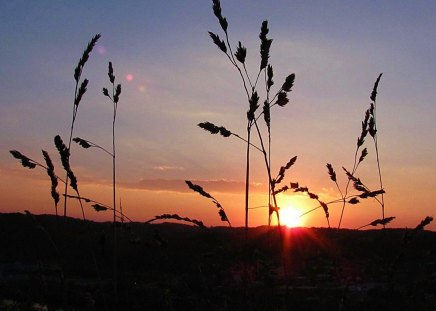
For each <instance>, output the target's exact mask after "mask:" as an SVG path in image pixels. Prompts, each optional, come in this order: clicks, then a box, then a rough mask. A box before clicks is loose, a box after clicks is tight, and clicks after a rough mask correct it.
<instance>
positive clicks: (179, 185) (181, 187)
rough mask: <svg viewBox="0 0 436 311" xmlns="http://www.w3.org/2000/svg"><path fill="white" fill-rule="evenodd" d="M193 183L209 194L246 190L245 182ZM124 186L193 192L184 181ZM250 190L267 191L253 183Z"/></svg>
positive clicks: (139, 182)
mask: <svg viewBox="0 0 436 311" xmlns="http://www.w3.org/2000/svg"><path fill="white" fill-rule="evenodd" d="M191 181H192V182H193V183H194V184H198V185H200V186H202V187H203V188H204V189H206V190H207V191H208V192H220V193H243V192H244V189H245V183H244V182H243V181H236V180H225V179H220V180H191ZM122 186H123V187H125V188H129V189H137V190H148V191H172V192H191V191H190V190H189V188H188V187H187V186H186V183H185V180H183V179H142V180H140V181H138V182H136V183H124V184H123V185H122ZM250 188H251V191H252V192H260V191H264V190H265V185H264V184H262V183H256V182H253V183H251V184H250Z"/></svg>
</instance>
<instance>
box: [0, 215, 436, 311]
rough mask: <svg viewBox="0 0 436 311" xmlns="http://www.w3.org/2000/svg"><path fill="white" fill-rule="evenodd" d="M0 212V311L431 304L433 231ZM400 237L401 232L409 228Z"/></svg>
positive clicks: (435, 282)
mask: <svg viewBox="0 0 436 311" xmlns="http://www.w3.org/2000/svg"><path fill="white" fill-rule="evenodd" d="M117 232H118V243H117V245H118V250H117V259H118V264H117V269H116V275H117V279H118V289H117V292H118V294H117V295H115V294H114V292H115V291H114V282H113V280H114V264H113V263H114V261H113V258H114V256H113V254H114V252H113V249H114V243H113V226H112V224H110V223H95V222H86V223H84V222H83V221H80V220H76V219H71V218H68V219H62V218H60V219H56V218H55V217H54V216H45V215H41V216H32V215H23V214H0V310H114V309H115V307H114V306H118V310H206V311H213V310H318V311H319V310H384V311H388V310H395V311H398V310H436V232H428V231H420V232H413V230H408V231H407V230H405V229H389V230H369V231H355V230H334V229H331V230H330V229H322V228H305V229H283V231H282V238H280V236H279V233H278V231H277V230H273V231H272V232H269V231H268V228H266V227H259V228H253V229H250V231H249V238H248V242H245V239H244V230H243V229H242V228H233V229H229V228H210V229H202V228H197V227H190V226H185V225H179V224H160V225H151V224H141V223H131V224H123V225H120V226H119V227H118V228H117ZM406 235H407V238H405V236H406Z"/></svg>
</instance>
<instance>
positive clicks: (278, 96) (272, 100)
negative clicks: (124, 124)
mask: <svg viewBox="0 0 436 311" xmlns="http://www.w3.org/2000/svg"><path fill="white" fill-rule="evenodd" d="M212 8H213V12H214V15H215V16H216V17H217V19H218V21H219V24H220V26H221V29H222V30H223V32H224V36H225V40H222V39H221V38H220V37H219V35H217V34H215V33H212V32H209V35H210V37H211V38H212V41H213V42H214V44H215V45H217V47H218V48H219V49H220V50H221V52H223V53H224V54H225V55H226V56H227V58H228V60H229V61H230V63H231V64H232V65H233V66H234V67H235V68H236V70H237V71H238V73H239V75H240V77H241V80H242V83H243V88H244V91H245V94H246V96H247V101H248V111H247V116H246V117H247V138H246V139H243V138H241V137H240V136H239V135H237V134H234V133H232V132H231V131H229V130H227V129H226V128H224V127H216V126H214V125H213V124H212V123H210V122H203V123H200V124H199V126H200V127H202V128H203V129H205V130H207V131H209V132H211V133H212V134H218V133H220V134H221V135H222V136H224V137H230V136H231V135H232V134H233V135H234V136H236V137H238V138H239V139H242V140H243V141H245V142H246V145H247V148H246V169H245V228H246V232H247V230H248V210H249V193H250V189H249V184H250V149H251V147H252V146H253V144H252V142H251V138H252V135H251V133H252V129H253V127H254V128H255V130H256V132H257V134H258V138H259V141H260V145H261V146H260V148H259V147H256V148H257V149H258V150H260V151H261V152H262V154H263V157H264V161H265V166H266V171H267V174H268V184H269V186H268V194H269V195H268V197H269V199H268V201H269V204H268V206H269V207H270V208H269V215H268V223H270V220H271V214H272V213H274V212H275V213H276V214H277V219H278V224H279V225H280V217H279V208H278V206H277V201H276V197H275V193H274V190H273V187H274V186H275V182H274V180H273V179H272V177H271V111H270V109H271V108H272V107H273V106H275V105H278V106H280V107H283V106H285V105H286V104H287V103H288V102H289V99H288V98H287V94H288V93H289V92H290V91H291V89H292V86H293V84H294V80H295V74H291V75H289V76H288V77H287V78H286V80H285V82H284V83H283V85H282V87H281V88H280V89H279V90H278V91H277V92H276V93H275V95H274V96H270V90H271V86H273V85H274V82H273V76H274V74H273V68H272V66H271V65H270V64H269V51H270V48H271V43H272V39H269V38H268V37H267V35H268V33H269V29H268V21H263V22H262V26H261V30H260V34H259V38H260V66H259V70H258V72H257V75H256V79H255V80H254V82H252V81H253V80H252V79H250V76H249V75H248V72H247V68H246V64H245V60H246V57H247V49H246V48H245V47H244V46H243V45H242V43H241V42H240V41H239V42H238V45H237V47H236V52H235V53H234V52H233V50H232V45H231V44H230V40H229V34H228V31H227V30H228V22H227V19H226V18H225V17H223V16H222V12H221V4H220V1H219V0H213V7H212ZM262 72H263V73H264V77H265V79H264V81H265V91H266V99H265V101H264V105H263V110H262V111H261V112H260V113H258V114H257V115H256V112H257V111H258V108H259V107H260V104H259V100H260V97H259V95H258V91H257V84H258V81H259V77H260V75H261V74H262ZM262 115H264V120H265V123H266V126H267V130H268V148H265V145H264V142H263V137H262V134H261V131H260V129H259V125H258V122H257V121H258V119H259V118H260V117H261V116H262ZM271 199H272V200H273V204H272V203H271Z"/></svg>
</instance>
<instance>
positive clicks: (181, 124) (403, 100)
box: [0, 0, 436, 227]
mask: <svg viewBox="0 0 436 311" xmlns="http://www.w3.org/2000/svg"><path fill="white" fill-rule="evenodd" d="M221 4H222V8H223V15H224V16H225V17H227V19H228V21H229V25H230V26H229V34H230V39H231V41H232V44H233V46H236V44H237V42H238V40H240V41H242V43H243V44H244V45H245V46H246V47H247V49H248V57H247V58H248V59H247V63H248V70H249V73H250V74H252V75H253V74H255V71H256V70H257V68H258V62H259V56H258V54H259V52H258V49H259V48H258V45H259V42H258V41H259V39H258V34H259V30H260V24H261V22H262V21H263V20H265V19H267V20H268V21H269V28H270V33H269V37H271V38H273V39H274V41H273V45H272V48H271V59H270V61H271V64H272V65H273V67H274V72H275V81H276V85H280V84H281V83H282V82H281V81H283V80H284V78H285V77H286V76H287V75H288V74H290V73H292V72H295V74H296V83H295V86H294V89H293V92H292V93H291V103H290V104H289V105H288V106H287V107H284V108H282V109H280V110H276V111H273V170H274V169H275V170H278V168H279V167H280V166H281V165H282V164H283V163H285V162H286V161H287V160H288V159H289V157H291V156H293V155H298V156H299V159H298V162H297V165H296V167H295V168H294V170H293V171H292V176H291V179H293V180H299V181H300V182H301V183H302V184H305V185H308V186H309V187H311V189H313V190H314V192H317V193H323V194H324V195H326V196H329V195H330V196H333V195H334V194H333V193H334V184H331V182H330V181H329V179H328V176H327V174H326V169H325V163H327V162H331V163H332V164H333V165H334V166H335V167H337V168H338V171H339V170H340V167H341V166H347V167H349V166H350V165H352V160H353V158H352V157H353V154H354V148H355V141H356V138H357V136H358V135H359V130H360V122H361V120H362V117H363V113H364V111H365V110H366V108H367V106H368V104H369V94H370V91H371V89H372V86H373V83H374V81H375V78H376V77H377V75H378V74H379V73H380V72H383V73H384V75H383V78H382V81H381V83H380V92H379V98H378V101H379V102H378V105H379V108H378V118H379V120H378V121H379V130H380V132H379V141H380V144H381V160H382V169H383V172H384V177H385V184H386V191H387V195H386V197H387V202H388V203H387V206H388V208H390V210H389V211H390V214H392V215H394V216H397V218H398V224H397V225H399V226H413V225H415V223H416V222H417V221H419V220H420V219H421V218H423V217H424V216H427V215H434V214H436V213H435V212H436V207H435V206H434V205H432V204H431V201H432V198H431V195H430V194H431V193H432V191H433V185H434V184H435V182H436V179H435V177H434V176H436V174H435V173H436V169H435V167H436V158H435V156H434V154H435V153H436V146H435V144H434V142H433V136H434V134H435V132H436V131H435V129H436V126H435V125H434V117H435V115H436V105H435V104H436V89H435V87H434V85H435V84H436V78H435V75H434V72H435V68H436V64H435V58H434V55H435V52H436V40H435V32H436V22H435V20H434V17H433V16H434V12H436V2H434V1H413V2H412V1H273V2H271V1H248V0H244V1H242V0H241V1H222V3H221ZM0 25H1V29H2V32H1V34H0V38H1V42H2V44H1V45H0V92H1V94H2V97H1V100H0V132H1V133H2V135H1V137H0V149H1V152H0V170H1V177H0V179H1V180H0V187H1V188H0V192H2V193H3V197H4V198H6V199H5V202H6V203H5V205H4V206H3V208H2V209H3V210H5V211H10V210H20V208H21V207H20V206H21V205H19V204H23V202H25V200H24V198H23V197H33V198H34V196H35V194H34V193H33V192H32V191H34V190H35V189H41V192H42V193H41V198H39V197H38V200H37V201H35V203H34V204H35V205H38V206H35V207H32V208H33V209H34V210H35V212H37V211H42V212H47V213H48V212H52V206H51V205H49V204H50V197H49V193H48V192H44V191H46V190H45V189H46V188H47V184H46V182H47V180H46V177H45V176H44V172H40V173H37V172H26V171H24V169H22V168H20V167H19V166H18V163H16V161H15V160H14V159H12V158H11V157H10V155H9V154H8V152H7V151H8V150H10V149H18V150H20V151H21V152H23V153H24V154H26V155H28V156H30V157H32V158H35V159H42V157H40V155H39V152H40V149H41V148H44V149H47V150H49V151H50V152H51V153H52V154H53V155H54V154H55V151H54V148H53V146H52V137H54V136H55V135H56V134H61V135H62V136H65V137H66V136H67V135H68V124H69V122H70V120H71V107H72V97H73V92H74V80H73V70H74V67H75V66H76V63H77V61H78V59H79V58H80V55H81V53H82V51H83V49H84V47H85V46H86V43H87V42H88V41H89V40H90V38H91V37H92V36H93V35H94V34H95V33H101V34H102V38H101V40H100V41H99V43H98V45H97V47H96V49H95V50H94V51H93V54H92V55H91V58H90V60H89V62H88V63H87V65H86V67H85V70H84V75H83V76H84V77H86V78H88V79H89V80H90V86H89V91H88V92H87V94H86V95H85V98H84V100H83V103H82V104H81V106H80V108H79V115H78V120H77V125H76V136H81V137H83V138H87V139H90V140H92V141H95V142H98V143H99V144H101V145H104V146H110V126H111V123H110V122H111V106H110V104H109V103H108V102H106V101H105V98H104V97H103V96H102V95H101V88H102V87H105V86H108V81H107V74H106V73H107V63H108V61H112V62H113V64H114V69H115V74H116V76H117V79H118V81H119V82H121V83H122V86H123V93H122V96H121V103H120V106H119V115H118V120H117V138H118V149H119V154H118V160H119V172H118V176H119V181H120V185H122V189H120V195H124V197H125V200H126V203H125V206H126V209H129V208H130V213H131V214H133V215H134V216H135V217H137V218H138V219H145V218H147V217H148V216H150V215H153V213H158V212H162V213H163V212H179V213H181V214H184V215H187V216H192V215H199V216H202V217H205V219H206V220H207V221H206V222H209V223H211V224H219V222H218V220H217V219H216V214H215V211H213V210H212V208H210V207H207V206H208V204H207V201H203V200H202V198H197V197H195V195H190V194H189V193H188V192H186V191H187V190H186V189H185V188H186V187H185V185H184V183H183V180H184V179H192V180H197V181H198V182H199V183H200V182H202V183H203V184H206V185H208V186H209V187H211V189H210V191H211V192H213V191H216V192H217V193H220V194H221V195H222V196H223V200H224V201H225V202H226V203H227V205H228V209H229V214H230V215H231V217H233V218H234V219H237V221H235V223H236V224H238V222H239V220H240V216H241V215H240V214H242V212H240V211H241V209H242V203H241V202H242V196H241V195H240V194H239V195H237V194H235V193H233V192H232V191H230V190H229V189H232V188H234V187H236V188H237V189H239V188H238V187H239V186H235V185H240V184H241V182H242V181H243V178H244V145H243V144H241V143H240V142H238V141H234V140H231V141H230V140H224V139H222V138H220V137H212V136H210V135H208V134H207V133H204V132H202V131H201V130H200V129H198V128H197V127H196V124H197V123H199V122H202V121H210V122H214V123H217V124H222V125H224V126H226V127H228V128H230V129H232V130H233V131H235V132H238V133H240V134H243V133H244V127H245V122H244V116H245V113H246V110H247V103H246V100H245V98H244V93H243V90H242V85H241V82H240V80H239V77H238V74H237V72H236V71H235V70H234V68H233V67H232V66H231V65H230V64H229V63H228V62H227V59H226V58H225V56H224V55H223V54H222V53H220V51H219V50H218V49H217V48H216V47H215V46H214V45H213V43H212V42H211V40H210V38H209V36H208V34H207V31H213V32H216V33H218V34H220V35H221V32H220V28H219V24H218V22H217V20H216V18H215V16H214V15H213V13H212V9H211V1H199V0H198V1H129V2H128V3H127V2H123V1H93V2H91V3H89V2H85V1H74V2H70V1H56V2H53V1H34V2H29V1H11V2H6V1H2V2H0ZM129 74H130V75H131V77H133V79H131V80H130V81H129V80H127V79H126V77H127V75H129ZM369 151H370V156H369V159H368V160H369V161H368V162H369V164H368V165H367V166H364V167H362V178H365V179H366V180H368V182H373V181H374V180H375V174H374V173H375V170H374V166H373V164H374V152H373V150H372V149H369ZM253 161H254V162H253V163H254V166H255V167H257V166H259V168H258V169H256V170H253V175H252V181H253V182H254V183H265V174H264V171H263V168H262V167H261V164H262V162H261V158H260V157H258V158H256V157H255V158H254V159H253ZM371 161H372V162H371ZM72 162H73V165H74V167H75V168H76V170H77V171H78V175H79V182H81V183H82V184H83V188H84V190H83V192H88V193H89V194H88V196H92V195H93V194H94V193H95V195H97V196H98V197H99V198H101V199H102V200H105V198H106V197H105V194H104V191H103V190H102V191H101V194H100V192H99V191H97V190H96V188H98V187H99V186H101V187H103V188H104V187H108V186H109V185H110V159H105V158H104V157H103V155H100V154H98V153H96V152H88V151H84V150H81V149H78V148H77V149H75V150H73V158H72ZM214 181H219V182H214ZM151 184H153V187H151V186H150V185H151ZM225 184H227V186H225ZM37 185H38V186H37ZM174 185H176V186H174ZM87 187H88V188H87ZM101 187H100V188H99V189H103V188H101ZM43 189H44V190H43ZM123 191H124V194H123ZM132 191H133V192H134V193H132ZM23 192H24V195H23ZM109 193H110V189H109ZM259 196H260V194H259ZM128 198H132V199H130V200H129V199H128ZM133 198H134V199H133ZM169 198H171V200H170V199H169ZM256 200H261V198H258V199H256ZM256 200H254V201H256ZM139 201H140V202H141V204H139V203H138V202H139ZM17 202H20V203H19V204H18V203H17ZM147 202H152V203H147ZM256 202H257V201H256ZM193 204H195V205H196V206H197V205H198V207H195V208H192V205H193ZM302 204H303V205H305V204H306V203H302ZM307 204H308V205H307V206H306V205H305V206H304V207H301V208H302V210H303V211H304V210H305V209H307V208H309V205H310V203H307ZM149 205H152V206H153V208H152V207H149ZM173 205H174V206H173ZM369 205H370V204H369ZM196 208H198V210H197V209H196ZM259 213H260V212H259ZM331 214H332V218H333V220H336V218H337V215H338V209H336V210H333V211H332V213H331ZM90 216H92V217H97V216H95V215H94V214H92V213H91V212H90ZM319 216H322V215H319ZM378 216H379V214H378V213H377V212H375V211H373V210H372V209H371V207H370V206H369V207H363V208H362V209H361V210H354V211H353V212H351V211H350V214H349V218H348V221H349V222H348V226H350V227H353V226H355V225H356V224H358V223H362V222H365V221H367V220H369V221H371V220H372V218H377V217H378ZM256 217H258V216H255V215H254V213H253V223H254V224H261V223H262V221H260V220H259V221H257V218H256ZM259 217H261V216H259ZM321 218H322V217H321ZM321 218H320V219H321ZM308 223H309V224H314V225H324V223H322V220H318V218H317V216H313V219H310V220H309V221H308ZM345 224H347V222H345Z"/></svg>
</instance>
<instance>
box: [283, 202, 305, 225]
mask: <svg viewBox="0 0 436 311" xmlns="http://www.w3.org/2000/svg"><path fill="white" fill-rule="evenodd" d="M300 215H301V213H300V212H299V211H298V209H296V208H294V207H293V206H291V205H289V206H286V207H283V208H281V209H280V222H281V223H282V224H283V225H285V226H286V227H288V228H294V227H302V226H303V224H304V220H303V218H302V217H300Z"/></svg>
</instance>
